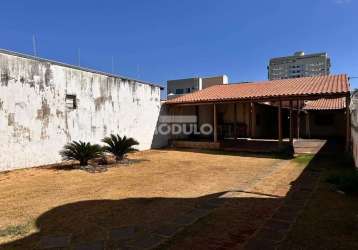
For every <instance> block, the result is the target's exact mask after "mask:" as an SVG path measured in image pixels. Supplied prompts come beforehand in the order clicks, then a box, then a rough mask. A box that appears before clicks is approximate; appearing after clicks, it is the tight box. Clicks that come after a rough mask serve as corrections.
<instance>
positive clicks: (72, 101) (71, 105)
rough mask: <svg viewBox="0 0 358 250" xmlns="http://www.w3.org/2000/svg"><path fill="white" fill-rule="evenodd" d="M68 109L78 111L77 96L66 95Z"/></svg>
mask: <svg viewBox="0 0 358 250" xmlns="http://www.w3.org/2000/svg"><path fill="white" fill-rule="evenodd" d="M66 107H67V108H68V109H76V108H77V100H76V95H66Z"/></svg>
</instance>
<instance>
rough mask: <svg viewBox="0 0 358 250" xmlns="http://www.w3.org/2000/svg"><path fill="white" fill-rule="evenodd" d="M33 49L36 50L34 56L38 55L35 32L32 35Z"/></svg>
mask: <svg viewBox="0 0 358 250" xmlns="http://www.w3.org/2000/svg"><path fill="white" fill-rule="evenodd" d="M32 49H33V51H34V56H37V48H36V37H35V34H33V35H32Z"/></svg>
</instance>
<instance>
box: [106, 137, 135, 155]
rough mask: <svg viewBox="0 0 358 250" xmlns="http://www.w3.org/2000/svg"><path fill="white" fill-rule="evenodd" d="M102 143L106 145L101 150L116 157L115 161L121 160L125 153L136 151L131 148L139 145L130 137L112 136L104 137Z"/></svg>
mask: <svg viewBox="0 0 358 250" xmlns="http://www.w3.org/2000/svg"><path fill="white" fill-rule="evenodd" d="M102 142H104V143H105V144H107V145H106V146H104V147H103V150H104V151H106V152H108V153H111V154H113V155H114V156H115V157H116V161H120V160H122V159H123V158H124V156H125V155H126V154H127V153H129V152H133V151H136V149H135V148H133V146H135V145H139V143H138V142H137V141H136V140H134V139H133V138H131V137H130V138H127V137H126V136H123V137H121V136H119V135H114V134H111V135H110V136H108V137H105V138H104V139H103V140H102Z"/></svg>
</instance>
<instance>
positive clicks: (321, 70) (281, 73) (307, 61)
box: [267, 51, 331, 80]
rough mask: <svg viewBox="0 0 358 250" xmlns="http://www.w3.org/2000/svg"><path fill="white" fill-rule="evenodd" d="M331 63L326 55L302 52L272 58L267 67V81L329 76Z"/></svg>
mask: <svg viewBox="0 0 358 250" xmlns="http://www.w3.org/2000/svg"><path fill="white" fill-rule="evenodd" d="M330 67H331V61H330V58H329V56H328V54H327V53H314V54H307V55H305V53H304V52H303V51H299V52H296V53H294V55H292V56H286V57H276V58H272V59H271V60H270V62H269V65H268V67H267V69H268V79H269V80H278V79H288V78H298V77H307V76H323V75H329V73H330Z"/></svg>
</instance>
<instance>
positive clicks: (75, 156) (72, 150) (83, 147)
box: [60, 141, 103, 166]
mask: <svg viewBox="0 0 358 250" xmlns="http://www.w3.org/2000/svg"><path fill="white" fill-rule="evenodd" d="M60 155H61V156H62V159H63V160H78V161H79V162H80V166H87V165H88V161H89V160H91V159H94V158H97V157H100V156H102V155H103V150H102V147H101V146H100V145H98V144H91V143H89V142H82V141H78V142H77V141H72V142H70V143H67V144H66V145H65V146H64V148H63V150H62V151H61V152H60Z"/></svg>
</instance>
